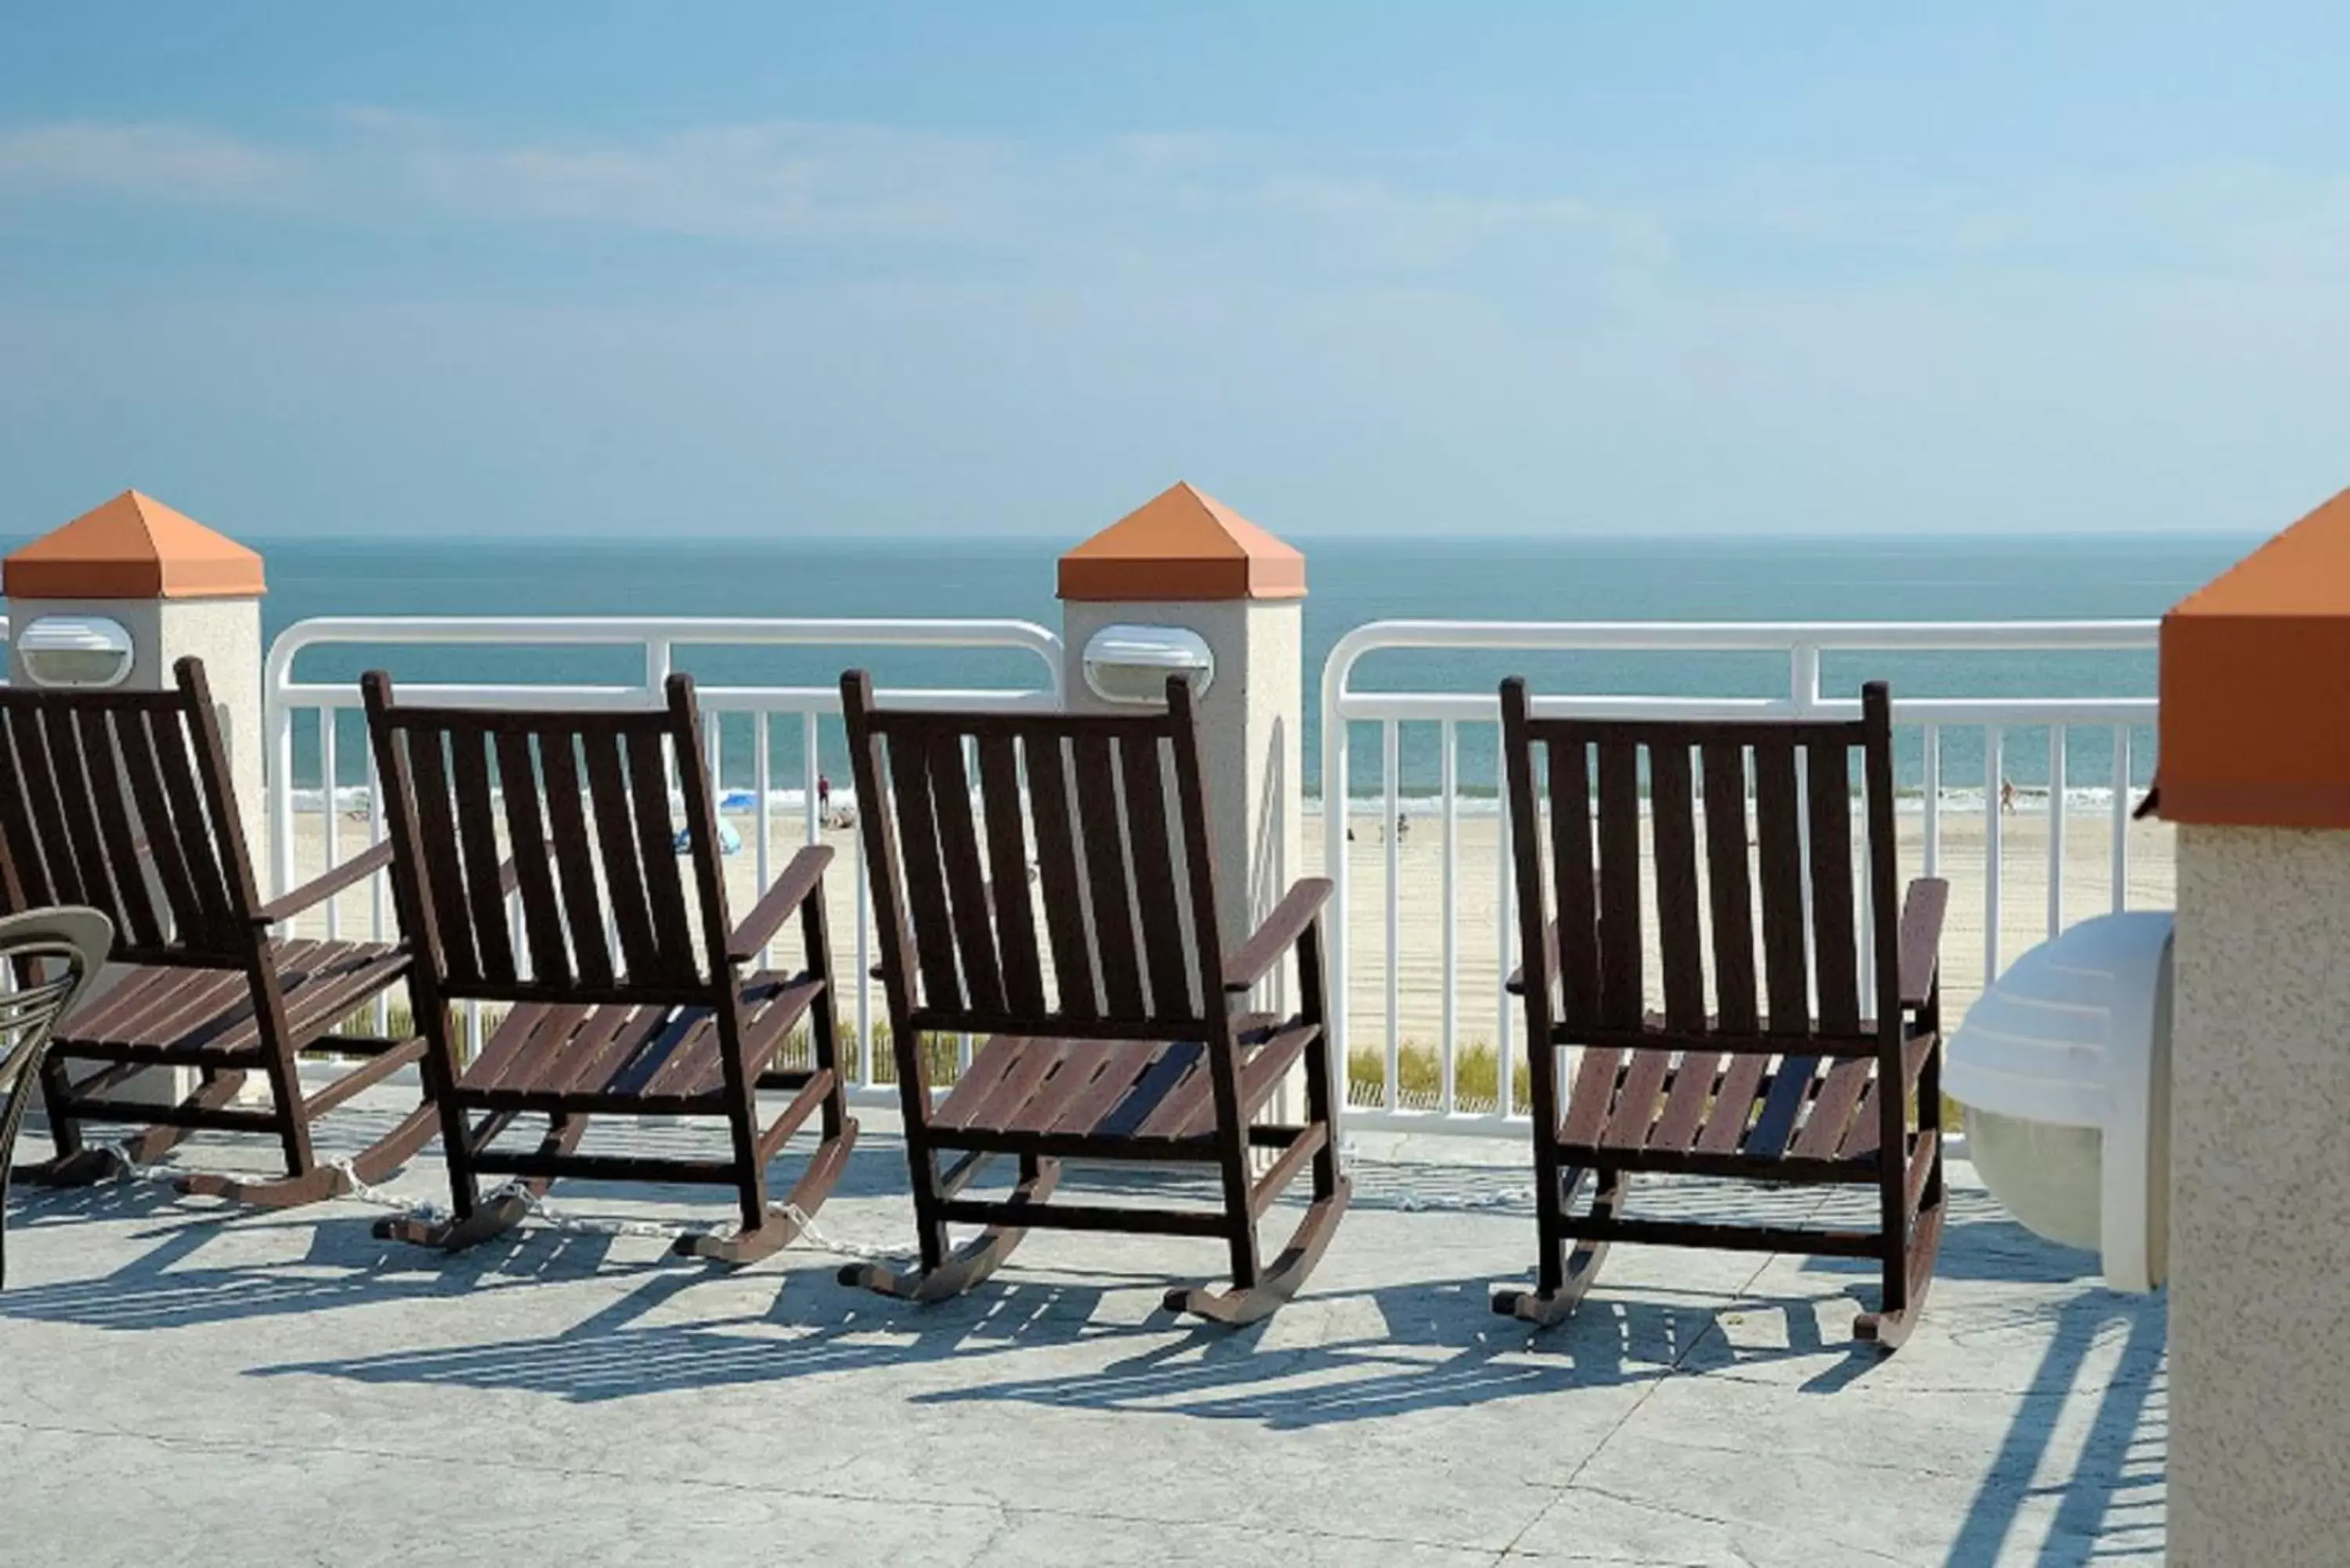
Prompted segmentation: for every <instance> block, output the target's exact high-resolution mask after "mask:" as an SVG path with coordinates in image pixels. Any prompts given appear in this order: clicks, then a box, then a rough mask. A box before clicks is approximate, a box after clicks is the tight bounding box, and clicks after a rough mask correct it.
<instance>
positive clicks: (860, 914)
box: [848, 800, 881, 1084]
mask: <svg viewBox="0 0 2350 1568" xmlns="http://www.w3.org/2000/svg"><path fill="white" fill-rule="evenodd" d="M880 809H881V803H880V802H879V801H878V800H860V801H858V803H857V815H858V819H859V820H860V822H861V821H862V819H863V817H864V815H865V814H866V813H867V812H868V811H879V810H880ZM848 844H849V857H850V858H851V859H852V860H854V861H855V862H856V867H857V1081H858V1083H860V1084H870V1083H872V1082H873V920H872V916H871V906H872V895H871V894H870V893H869V892H868V890H867V888H866V886H865V834H864V832H863V831H862V829H861V828H860V830H859V831H858V832H856V833H852V834H850V835H849V836H848Z"/></svg>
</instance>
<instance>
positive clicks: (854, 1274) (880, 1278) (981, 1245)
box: [840, 1151, 1061, 1302]
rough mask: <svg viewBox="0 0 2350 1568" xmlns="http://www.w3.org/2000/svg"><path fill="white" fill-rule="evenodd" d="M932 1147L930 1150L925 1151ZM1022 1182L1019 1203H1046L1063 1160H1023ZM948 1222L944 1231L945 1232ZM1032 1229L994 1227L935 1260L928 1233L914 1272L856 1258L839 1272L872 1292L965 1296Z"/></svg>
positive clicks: (924, 1298) (922, 1297) (932, 1298)
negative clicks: (906, 1271) (902, 1271)
mask: <svg viewBox="0 0 2350 1568" xmlns="http://www.w3.org/2000/svg"><path fill="white" fill-rule="evenodd" d="M926 1152H927V1151H926ZM1021 1176H1022V1179H1021V1182H1020V1185H1019V1186H1017V1187H1015V1188H1014V1189H1013V1190H1012V1198H1011V1201H1012V1202H1014V1203H1042V1202H1044V1201H1045V1199H1047V1198H1049V1197H1051V1196H1052V1195H1053V1189H1054V1188H1055V1187H1056V1186H1058V1185H1059V1184H1060V1180H1061V1162H1060V1161H1059V1160H1056V1159H1042V1160H1035V1161H1034V1162H1030V1161H1027V1160H1023V1161H1022V1169H1021ZM945 1229H946V1227H945V1226H943V1225H941V1226H940V1227H939V1230H940V1231H941V1237H943V1232H944V1231H945ZM1027 1234H1028V1231H1027V1229H1026V1227H1024V1226H1022V1227H1016V1228H1015V1227H1012V1226H1004V1225H995V1226H990V1227H989V1228H988V1229H987V1230H984V1231H981V1232H980V1233H979V1234H978V1235H977V1236H975V1237H973V1238H972V1240H971V1241H967V1242H965V1243H964V1244H963V1245H962V1247H960V1248H958V1249H956V1250H955V1251H952V1252H947V1253H944V1254H943V1255H941V1256H940V1257H938V1259H937V1261H936V1262H932V1261H931V1253H930V1249H931V1245H932V1243H931V1237H930V1236H929V1235H928V1234H927V1233H925V1234H924V1236H923V1239H922V1240H923V1243H924V1249H923V1251H924V1256H923V1266H922V1267H921V1268H920V1270H918V1271H917V1272H913V1273H910V1274H900V1273H896V1272H892V1271H890V1270H889V1269H885V1268H883V1267H882V1266H881V1265H880V1264H879V1263H851V1264H849V1265H848V1266H847V1268H845V1269H843V1270H841V1271H840V1282H841V1283H842V1284H844V1285H861V1286H863V1287H864V1288H865V1289H867V1290H868V1291H879V1293H881V1294H883V1295H885V1296H896V1297H898V1298H899V1300H901V1301H911V1302H940V1301H945V1300H946V1299H947V1298H948V1297H950V1296H957V1295H961V1294H962V1293H963V1292H965V1291H967V1290H969V1289H971V1287H972V1286H973V1285H975V1284H977V1283H979V1282H981V1281H982V1280H983V1279H985V1278H987V1276H988V1275H990V1274H992V1273H993V1272H995V1271H996V1269H997V1268H998V1267H999V1266H1000V1265H1002V1263H1003V1260H1004V1259H1005V1258H1007V1257H1010V1256H1011V1255H1012V1249H1013V1248H1014V1247H1017V1246H1018V1245H1019V1244H1020V1241H1021V1238H1023V1237H1024V1236H1026V1235H1027Z"/></svg>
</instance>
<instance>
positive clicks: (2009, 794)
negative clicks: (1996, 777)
mask: <svg viewBox="0 0 2350 1568" xmlns="http://www.w3.org/2000/svg"><path fill="white" fill-rule="evenodd" d="M1999 809H2000V814H2001V815H2003V816H2013V815H2015V785H2014V784H2013V783H2012V782H2011V781H2010V780H2007V779H2002V780H2000V781H1999Z"/></svg>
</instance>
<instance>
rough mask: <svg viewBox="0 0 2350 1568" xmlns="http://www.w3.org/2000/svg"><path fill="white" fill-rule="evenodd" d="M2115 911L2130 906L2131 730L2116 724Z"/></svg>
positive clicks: (2124, 725) (2126, 726) (2119, 911)
mask: <svg viewBox="0 0 2350 1568" xmlns="http://www.w3.org/2000/svg"><path fill="white" fill-rule="evenodd" d="M2113 811H2114V853H2113V873H2114V912H2115V913H2116V914H2119V913H2121V912H2122V911H2123V910H2124V909H2128V908H2129V825H2130V732H2129V726H2128V725H2127V724H2116V725H2115V726H2114V805H2113Z"/></svg>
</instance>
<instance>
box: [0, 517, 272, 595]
mask: <svg viewBox="0 0 2350 1568" xmlns="http://www.w3.org/2000/svg"><path fill="white" fill-rule="evenodd" d="M0 591H5V593H6V594H7V595H8V597H10V598H18V599H206V598H246V597H255V596H258V595H260V594H263V593H265V592H266V591H267V589H266V587H265V586H264V583H263V580H262V570H261V557H260V556H257V555H255V554H254V553H253V552H252V551H251V550H248V549H246V548H245V547H244V545H240V544H238V543H237V542H236V541H235V540H234V539H232V538H229V537H228V536H227V535H223V534H216V533H214V532H213V530H211V529H210V528H207V527H205V526H204V525H203V524H201V523H199V522H197V521H196V520H195V519H194V518H192V517H190V516H188V515H186V514H183V513H180V512H174V511H173V510H172V508H170V507H168V506H166V505H164V504H162V503H161V502H160V501H158V500H156V499H155V498H154V497H153V496H151V495H142V494H140V493H139V492H138V491H136V490H126V491H124V492H123V493H121V494H120V495H118V496H116V497H115V498H114V499H113V500H111V501H109V502H108V503H106V504H104V505H103V506H99V507H96V508H93V509H92V510H90V511H88V512H85V513H83V514H81V515H80V516H78V517H77V518H75V519H74V520H73V521H72V522H70V523H68V524H66V525H65V526H64V527H62V528H59V529H57V530H56V531H54V532H52V533H49V534H45V535H42V536H41V537H40V538H38V539H36V540H34V541H33V542H32V543H31V544H29V545H26V546H25V547H24V548H23V549H21V550H18V551H17V552H16V554H15V555H12V556H9V557H8V558H7V560H6V562H5V564H0Z"/></svg>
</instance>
